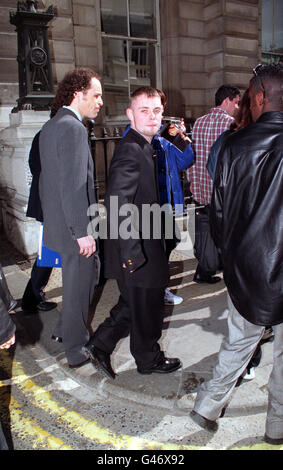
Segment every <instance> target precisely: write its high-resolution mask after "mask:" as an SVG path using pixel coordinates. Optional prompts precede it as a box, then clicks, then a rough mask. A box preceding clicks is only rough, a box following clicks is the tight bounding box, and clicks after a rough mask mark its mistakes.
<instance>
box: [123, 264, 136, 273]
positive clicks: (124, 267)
mask: <svg viewBox="0 0 283 470" xmlns="http://www.w3.org/2000/svg"><path fill="white" fill-rule="evenodd" d="M122 268H123V269H127V266H126V265H125V263H123V264H122ZM134 271H135V270H134V269H132V271H130V274H132V273H133V272H134Z"/></svg>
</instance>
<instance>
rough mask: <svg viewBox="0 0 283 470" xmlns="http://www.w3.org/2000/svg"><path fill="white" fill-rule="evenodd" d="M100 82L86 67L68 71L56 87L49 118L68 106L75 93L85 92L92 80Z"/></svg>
mask: <svg viewBox="0 0 283 470" xmlns="http://www.w3.org/2000/svg"><path fill="white" fill-rule="evenodd" d="M93 77H94V78H97V79H98V80H101V77H100V76H99V74H98V73H96V72H94V70H92V69H90V68H88V67H80V68H75V69H73V70H70V71H69V72H67V73H66V75H65V76H64V78H63V79H62V80H61V82H60V83H59V85H58V89H57V93H56V96H55V100H54V103H53V104H52V107H51V112H50V116H51V117H53V116H55V114H56V113H57V111H58V109H59V108H61V107H62V106H69V105H70V104H71V102H72V101H73V98H74V93H75V92H76V91H87V90H88V89H89V88H90V82H91V79H92V78H93Z"/></svg>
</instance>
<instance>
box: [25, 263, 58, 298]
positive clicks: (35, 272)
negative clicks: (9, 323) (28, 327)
mask: <svg viewBox="0 0 283 470" xmlns="http://www.w3.org/2000/svg"><path fill="white" fill-rule="evenodd" d="M51 272H52V268H51V267H47V266H46V267H45V266H37V264H36V260H35V262H34V264H33V267H32V270H31V276H30V280H29V282H28V283H27V286H26V288H25V292H24V295H23V298H22V302H23V304H27V305H29V306H30V307H31V306H33V305H34V306H36V305H37V304H38V303H39V302H41V301H42V295H43V289H44V288H45V287H46V286H47V284H48V281H49V278H50V275H51Z"/></svg>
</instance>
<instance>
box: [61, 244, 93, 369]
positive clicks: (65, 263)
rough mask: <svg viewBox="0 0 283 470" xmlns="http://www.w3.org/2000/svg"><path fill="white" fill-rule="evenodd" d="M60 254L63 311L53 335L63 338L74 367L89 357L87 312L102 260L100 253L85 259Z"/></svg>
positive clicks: (66, 352) (78, 256) (76, 255)
mask: <svg viewBox="0 0 283 470" xmlns="http://www.w3.org/2000/svg"><path fill="white" fill-rule="evenodd" d="M60 254H61V258H62V281H63V282H62V284H63V286H62V310H61V313H60V318H59V321H58V324H57V326H56V328H55V330H54V333H53V334H54V335H55V336H60V337H61V338H62V339H63V346H64V349H65V354H66V357H67V360H68V363H69V365H71V366H75V365H77V364H79V363H80V362H82V361H84V360H85V359H86V356H85V355H84V353H83V352H82V347H83V346H84V345H85V344H86V343H87V342H88V340H89V337H90V334H89V330H88V326H87V322H88V314H89V307H90V304H91V302H92V298H93V295H94V289H95V286H96V285H97V283H98V279H99V269H100V262H99V258H98V256H97V255H92V256H91V257H90V258H85V257H84V256H82V255H79V254H78V253H74V254H66V253H60Z"/></svg>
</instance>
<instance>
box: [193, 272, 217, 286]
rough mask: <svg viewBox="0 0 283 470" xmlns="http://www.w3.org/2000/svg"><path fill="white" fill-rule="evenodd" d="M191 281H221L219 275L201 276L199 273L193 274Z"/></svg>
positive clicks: (211, 282) (214, 282)
mask: <svg viewBox="0 0 283 470" xmlns="http://www.w3.org/2000/svg"><path fill="white" fill-rule="evenodd" d="M193 281H194V282H197V283H198V284H204V283H205V284H216V283H217V282H220V281H221V277H219V276H205V277H203V276H202V277H201V276H200V275H199V274H195V275H194V277H193Z"/></svg>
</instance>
